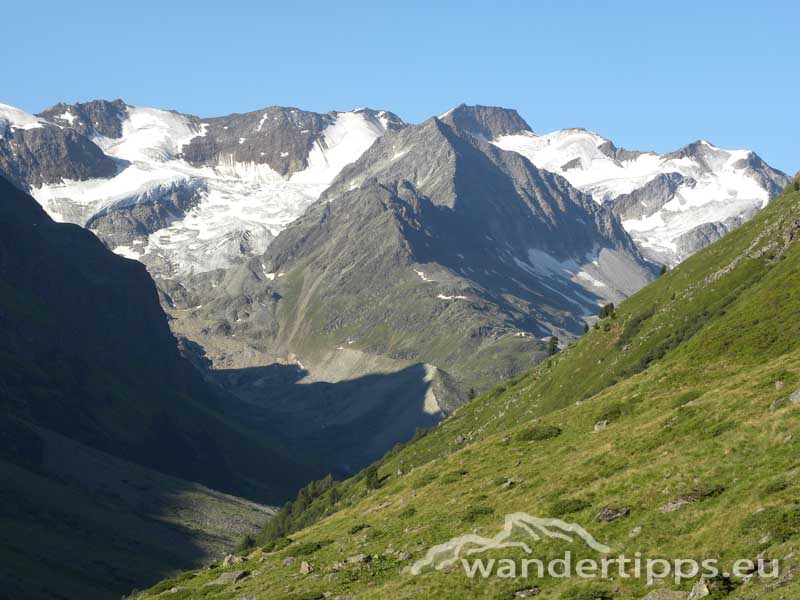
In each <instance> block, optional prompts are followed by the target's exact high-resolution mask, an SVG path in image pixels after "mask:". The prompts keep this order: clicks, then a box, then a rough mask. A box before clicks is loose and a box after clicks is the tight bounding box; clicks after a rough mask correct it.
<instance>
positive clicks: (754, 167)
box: [734, 152, 791, 198]
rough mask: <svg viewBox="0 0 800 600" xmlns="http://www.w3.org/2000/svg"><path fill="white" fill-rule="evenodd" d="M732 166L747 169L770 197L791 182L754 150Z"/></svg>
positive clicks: (789, 178)
mask: <svg viewBox="0 0 800 600" xmlns="http://www.w3.org/2000/svg"><path fill="white" fill-rule="evenodd" d="M734 166H735V167H737V168H746V169H748V172H749V174H750V176H751V177H753V178H754V179H755V180H756V181H757V182H758V184H759V185H760V186H761V187H763V188H765V189H766V190H767V191H768V192H769V196H770V198H774V197H775V196H777V195H778V194H780V193H781V192H782V191H783V190H784V188H786V186H787V185H789V183H790V182H791V177H789V176H788V175H786V174H785V173H782V172H781V171H778V170H777V169H773V168H772V167H770V166H769V165H768V164H767V163H765V162H764V160H763V159H762V158H761V157H760V156H759V155H758V154H756V153H755V152H751V153H750V154H749V155H748V157H747V158H744V159H742V160H740V161H737V162H736V163H734Z"/></svg>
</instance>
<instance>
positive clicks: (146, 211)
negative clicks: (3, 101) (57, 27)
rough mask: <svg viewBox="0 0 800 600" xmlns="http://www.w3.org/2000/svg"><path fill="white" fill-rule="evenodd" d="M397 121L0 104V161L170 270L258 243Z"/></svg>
mask: <svg viewBox="0 0 800 600" xmlns="http://www.w3.org/2000/svg"><path fill="white" fill-rule="evenodd" d="M403 125H404V124H403V122H402V121H401V120H400V119H399V118H398V117H397V116H395V115H393V114H391V113H388V112H386V111H373V110H368V109H358V110H354V111H351V112H332V113H328V114H317V113H311V112H306V111H302V110H299V109H294V108H282V107H271V108H267V109H264V110H261V111H256V112H252V113H246V114H235V115H230V116H227V117H220V118H212V119H199V118H198V117H194V116H191V115H183V114H179V113H175V112H171V111H165V110H158V109H153V108H143V107H136V106H129V105H127V104H125V103H124V102H122V101H119V100H118V101H114V102H106V101H95V102H90V103H86V104H76V105H64V104H59V105H56V106H54V107H52V108H50V109H48V110H47V111H45V112H43V113H42V114H40V115H38V116H37V115H30V114H27V113H24V112H23V111H19V110H17V109H15V108H13V107H9V106H6V105H0V171H2V172H4V173H6V174H8V175H9V177H10V178H11V179H12V180H14V181H15V182H16V183H17V184H18V185H20V186H21V187H24V188H26V189H28V190H29V191H30V192H31V194H32V195H33V196H34V197H35V198H36V199H37V200H38V201H39V202H40V203H41V204H42V206H43V207H44V208H45V209H46V210H47V212H48V213H49V214H50V216H51V217H53V218H54V219H56V220H58V221H63V222H72V223H77V224H79V225H84V226H86V227H88V228H89V229H92V230H93V231H95V233H97V234H98V235H99V236H100V237H101V238H102V239H103V240H104V241H105V242H106V243H107V244H108V245H109V246H110V247H111V248H113V249H114V250H115V251H116V252H117V253H119V254H123V255H125V256H128V257H130V258H137V259H139V260H141V261H142V262H144V263H145V264H146V265H147V266H148V268H149V269H150V270H151V272H153V273H154V274H157V275H160V276H164V277H171V276H178V275H188V274H191V273H198V272H203V271H208V270H211V269H214V268H218V267H227V266H230V265H231V264H233V263H235V262H239V261H241V260H242V259H243V258H245V257H247V256H250V255H253V254H260V253H262V252H263V251H264V250H265V249H266V247H267V245H268V244H269V242H270V241H271V240H272V239H273V238H274V236H275V235H277V233H278V232H280V231H281V230H282V229H283V228H284V227H285V226H286V225H287V224H288V223H290V222H291V221H293V220H294V219H295V218H297V217H298V216H300V215H301V214H302V213H303V211H304V210H305V209H306V207H307V206H309V205H310V204H311V203H312V202H313V201H314V200H315V199H316V198H317V197H319V195H320V194H321V193H322V191H323V190H324V189H325V188H326V187H327V186H328V184H329V183H330V182H331V181H332V180H333V178H334V177H335V176H336V175H337V174H338V172H339V171H340V170H341V169H342V168H343V167H344V166H345V165H347V164H348V163H351V162H353V161H355V160H356V159H357V158H358V157H359V156H360V155H361V154H362V153H363V152H364V151H365V150H366V149H367V148H369V146H370V145H371V144H372V143H373V142H374V141H375V139H376V138H378V137H379V136H381V135H382V134H383V133H384V132H386V131H387V130H391V129H398V128H401V127H403Z"/></svg>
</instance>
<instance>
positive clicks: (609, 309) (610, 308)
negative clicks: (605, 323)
mask: <svg viewBox="0 0 800 600" xmlns="http://www.w3.org/2000/svg"><path fill="white" fill-rule="evenodd" d="M599 314H600V318H601V319H605V318H606V317H613V316H614V303H613V302H609V303H608V304H606V305H604V306H603V307H602V308H601V309H600V313H599Z"/></svg>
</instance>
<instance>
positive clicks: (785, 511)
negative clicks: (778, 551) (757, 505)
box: [742, 505, 800, 542]
mask: <svg viewBox="0 0 800 600" xmlns="http://www.w3.org/2000/svg"><path fill="white" fill-rule="evenodd" d="M742 531H743V532H745V533H750V534H754V535H756V536H758V537H762V536H764V535H765V534H768V535H769V536H770V537H771V538H772V541H773V542H786V541H788V540H789V539H791V538H792V537H794V536H795V535H797V534H798V533H800V505H795V506H792V507H789V508H782V507H776V506H773V507H770V508H765V509H764V510H762V511H761V512H757V513H755V514H752V515H750V516H749V517H747V518H746V519H745V520H744V521H742Z"/></svg>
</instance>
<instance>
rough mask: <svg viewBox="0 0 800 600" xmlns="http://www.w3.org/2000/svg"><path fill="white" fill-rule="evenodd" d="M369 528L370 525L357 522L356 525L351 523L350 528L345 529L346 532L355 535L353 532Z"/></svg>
mask: <svg viewBox="0 0 800 600" xmlns="http://www.w3.org/2000/svg"><path fill="white" fill-rule="evenodd" d="M369 528H370V525H367V524H366V523H359V524H358V525H353V526H352V527H351V528H350V529H349V530H348V531H347V533H349V534H350V535H355V534H357V533H358V532H359V531H363V530H365V529H369Z"/></svg>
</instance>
